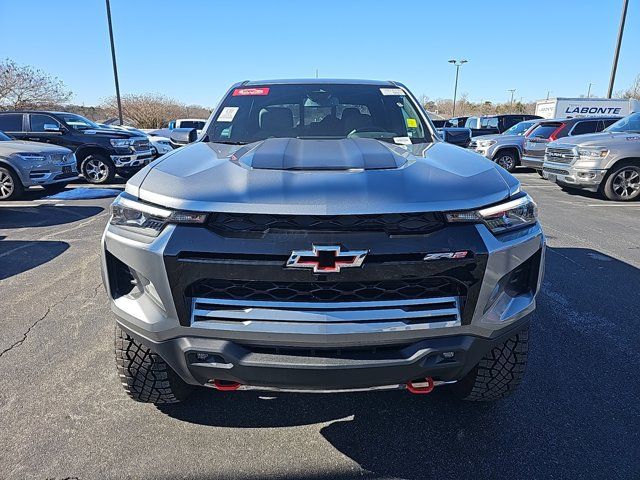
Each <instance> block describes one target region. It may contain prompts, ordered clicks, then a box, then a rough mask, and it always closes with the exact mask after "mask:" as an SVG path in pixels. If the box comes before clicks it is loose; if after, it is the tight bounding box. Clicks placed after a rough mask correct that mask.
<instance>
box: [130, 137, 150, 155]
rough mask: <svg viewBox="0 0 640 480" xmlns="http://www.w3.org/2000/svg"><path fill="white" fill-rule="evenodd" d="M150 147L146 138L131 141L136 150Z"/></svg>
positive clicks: (142, 150)
mask: <svg viewBox="0 0 640 480" xmlns="http://www.w3.org/2000/svg"><path fill="white" fill-rule="evenodd" d="M150 148H151V144H150V143H149V141H148V140H136V141H134V142H133V149H134V150H135V151H136V152H144V151H146V150H149V149H150Z"/></svg>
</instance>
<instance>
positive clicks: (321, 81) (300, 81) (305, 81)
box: [242, 78, 396, 86]
mask: <svg viewBox="0 0 640 480" xmlns="http://www.w3.org/2000/svg"><path fill="white" fill-rule="evenodd" d="M267 84H268V85H309V84H311V85H316V84H317V85H332V84H346V85H382V86H396V82H392V81H390V80H358V79H353V78H290V79H276V80H246V81H244V82H242V85H248V86H258V85H267Z"/></svg>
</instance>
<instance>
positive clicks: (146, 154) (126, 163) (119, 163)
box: [111, 149, 155, 168]
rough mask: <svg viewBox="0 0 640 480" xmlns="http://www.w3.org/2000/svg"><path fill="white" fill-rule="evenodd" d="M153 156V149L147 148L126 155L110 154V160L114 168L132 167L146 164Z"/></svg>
mask: <svg viewBox="0 0 640 480" xmlns="http://www.w3.org/2000/svg"><path fill="white" fill-rule="evenodd" d="M154 157H155V154H154V152H153V150H151V149H149V150H144V151H141V152H136V153H131V154H127V155H111V160H112V161H113V164H114V165H115V166H116V168H133V167H143V166H145V165H147V164H148V163H149V162H150V161H151V160H153V159H154Z"/></svg>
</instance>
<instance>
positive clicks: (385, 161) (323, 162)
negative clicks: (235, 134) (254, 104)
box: [239, 138, 407, 170]
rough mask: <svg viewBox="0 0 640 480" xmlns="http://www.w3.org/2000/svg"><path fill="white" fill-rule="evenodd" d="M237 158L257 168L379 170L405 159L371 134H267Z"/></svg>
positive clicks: (395, 165) (403, 162)
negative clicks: (309, 137)
mask: <svg viewBox="0 0 640 480" xmlns="http://www.w3.org/2000/svg"><path fill="white" fill-rule="evenodd" d="M239 160H240V161H241V162H242V163H244V164H246V165H248V166H250V167H251V168H254V169H258V170H352V169H361V170H381V169H394V168H399V167H401V166H403V165H404V164H405V163H406V162H407V159H406V158H404V157H403V156H401V155H398V154H397V153H394V152H393V151H392V150H391V149H390V148H389V147H387V146H386V145H385V144H384V143H383V142H379V141H378V140H374V139H372V138H343V139H340V140H302V139H298V138H269V139H267V140H264V141H263V142H261V143H259V144H258V146H257V147H256V148H254V149H251V150H249V151H247V153H246V154H244V155H242V156H241V157H240V158H239Z"/></svg>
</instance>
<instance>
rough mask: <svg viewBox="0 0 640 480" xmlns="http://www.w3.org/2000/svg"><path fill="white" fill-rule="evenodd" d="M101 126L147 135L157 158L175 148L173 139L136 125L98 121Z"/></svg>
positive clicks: (142, 135)
mask: <svg viewBox="0 0 640 480" xmlns="http://www.w3.org/2000/svg"><path fill="white" fill-rule="evenodd" d="M98 126H99V127H102V128H112V129H115V130H124V131H126V132H131V133H135V134H136V135H139V136H141V137H147V138H148V139H149V143H151V147H152V148H153V149H155V152H154V156H155V158H158V157H161V156H162V155H164V154H165V153H169V152H170V151H172V150H173V146H172V145H171V139H169V138H167V137H161V136H158V135H154V134H152V133H148V132H145V131H144V130H140V129H138V128H135V127H130V126H128V125H113V124H110V125H107V124H104V123H98Z"/></svg>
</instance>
